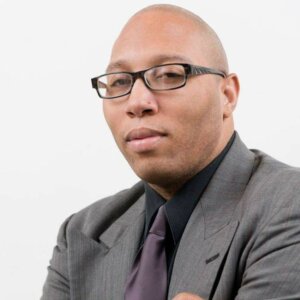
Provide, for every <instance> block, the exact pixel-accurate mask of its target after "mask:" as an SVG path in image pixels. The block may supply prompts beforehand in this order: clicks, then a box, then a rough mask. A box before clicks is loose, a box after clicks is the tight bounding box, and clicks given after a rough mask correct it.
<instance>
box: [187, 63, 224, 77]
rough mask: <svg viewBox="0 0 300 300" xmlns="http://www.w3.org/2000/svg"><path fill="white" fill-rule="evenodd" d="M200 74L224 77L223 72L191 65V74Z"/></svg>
mask: <svg viewBox="0 0 300 300" xmlns="http://www.w3.org/2000/svg"><path fill="white" fill-rule="evenodd" d="M202 74H215V75H219V76H222V77H224V78H225V77H226V73H225V72H222V71H219V70H215V69H211V68H206V67H198V66H193V65H191V75H202Z"/></svg>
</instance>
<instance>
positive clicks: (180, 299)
mask: <svg viewBox="0 0 300 300" xmlns="http://www.w3.org/2000/svg"><path fill="white" fill-rule="evenodd" d="M172 300H204V299H203V298H201V297H199V296H197V295H195V294H190V293H180V294H177V295H176V296H175V297H174V298H173V299H172Z"/></svg>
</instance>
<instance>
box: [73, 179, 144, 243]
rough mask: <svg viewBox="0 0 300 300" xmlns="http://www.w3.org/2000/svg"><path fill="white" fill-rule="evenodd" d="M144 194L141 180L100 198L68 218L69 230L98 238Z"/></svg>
mask: <svg viewBox="0 0 300 300" xmlns="http://www.w3.org/2000/svg"><path fill="white" fill-rule="evenodd" d="M143 194H144V185H143V183H142V182H141V181H140V182H138V183H136V184H135V185H134V186H132V187H131V188H129V189H125V190H122V191H120V192H118V193H116V194H114V195H111V196H108V197H105V198H103V199H100V200H98V201H96V202H94V203H92V204H90V205H89V206H87V207H85V208H83V209H82V210H80V211H78V212H77V213H75V214H73V215H72V216H71V217H69V218H68V219H67V222H68V227H67V229H68V230H79V231H81V232H82V233H84V234H85V235H87V236H90V237H91V238H97V237H98V236H99V233H101V232H104V231H105V230H106V229H107V228H108V227H109V226H110V225H111V224H112V223H113V222H115V221H116V220H117V219H118V218H119V217H120V216H122V215H123V214H124V213H125V212H126V211H127V210H128V209H129V208H131V207H132V206H134V204H135V202H137V200H139V198H140V197H141V196H142V195H143Z"/></svg>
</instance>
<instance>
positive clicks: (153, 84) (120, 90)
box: [97, 64, 186, 97]
mask: <svg viewBox="0 0 300 300" xmlns="http://www.w3.org/2000/svg"><path fill="white" fill-rule="evenodd" d="M185 77H186V75H185V69H184V67H183V66H182V65H176V64H174V65H165V66H158V67H154V68H151V69H149V70H147V71H146V72H145V73H144V79H145V82H146V84H147V86H148V87H149V88H151V89H154V90H169V89H174V88H176V87H179V86H181V85H182V84H184V82H185ZM133 80H134V79H133V75H132V74H130V73H124V72H123V73H122V72H120V73H113V74H107V75H103V76H101V77H99V78H98V81H97V86H98V89H99V92H100V95H102V96H104V97H118V96H122V95H125V94H127V93H128V92H129V91H130V89H131V88H132V84H133Z"/></svg>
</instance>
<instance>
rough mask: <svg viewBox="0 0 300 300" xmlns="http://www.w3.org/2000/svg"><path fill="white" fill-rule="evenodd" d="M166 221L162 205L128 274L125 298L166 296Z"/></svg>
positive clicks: (157, 299) (146, 299) (160, 298)
mask: <svg viewBox="0 0 300 300" xmlns="http://www.w3.org/2000/svg"><path fill="white" fill-rule="evenodd" d="M166 222H167V220H166V215H165V211H164V206H161V207H160V208H159V210H158V213H157V215H156V217H155V220H154V222H153V224H152V226H151V229H150V231H149V233H148V235H147V238H146V240H145V243H144V246H143V248H142V249H141V250H140V252H139V253H138V255H137V257H136V259H135V261H134V264H133V267H132V271H131V273H130V274H129V277H128V280H127V283H126V291H125V300H153V299H155V300H165V299H166V298H167V262H166V252H165V237H166V224H167V223H166Z"/></svg>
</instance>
